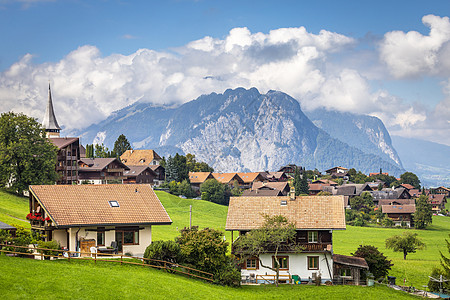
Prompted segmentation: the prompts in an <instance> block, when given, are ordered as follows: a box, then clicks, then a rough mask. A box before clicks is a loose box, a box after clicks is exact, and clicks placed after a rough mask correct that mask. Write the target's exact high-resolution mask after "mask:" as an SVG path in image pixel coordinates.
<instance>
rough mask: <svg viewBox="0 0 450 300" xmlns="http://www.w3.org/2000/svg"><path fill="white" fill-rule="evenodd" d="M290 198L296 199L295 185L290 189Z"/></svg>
mask: <svg viewBox="0 0 450 300" xmlns="http://www.w3.org/2000/svg"><path fill="white" fill-rule="evenodd" d="M289 198H290V200H291V201H294V200H295V187H291V189H290V191H289Z"/></svg>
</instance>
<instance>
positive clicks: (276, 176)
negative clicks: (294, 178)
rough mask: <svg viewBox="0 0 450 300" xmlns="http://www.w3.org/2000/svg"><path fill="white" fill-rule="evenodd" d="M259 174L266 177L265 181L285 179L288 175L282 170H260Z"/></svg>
mask: <svg viewBox="0 0 450 300" xmlns="http://www.w3.org/2000/svg"><path fill="white" fill-rule="evenodd" d="M261 175H263V176H264V177H265V178H266V181H287V180H288V177H287V175H286V173H284V172H262V173H261Z"/></svg>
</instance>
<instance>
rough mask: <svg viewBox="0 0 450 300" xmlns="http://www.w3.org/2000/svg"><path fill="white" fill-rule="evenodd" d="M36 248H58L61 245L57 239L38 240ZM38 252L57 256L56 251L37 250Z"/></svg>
mask: <svg viewBox="0 0 450 300" xmlns="http://www.w3.org/2000/svg"><path fill="white" fill-rule="evenodd" d="M38 248H45V249H55V250H60V249H61V246H60V245H59V243H58V242H57V241H48V242H44V241H39V242H38ZM39 253H43V254H44V255H53V256H57V255H58V254H59V252H58V251H51V250H39Z"/></svg>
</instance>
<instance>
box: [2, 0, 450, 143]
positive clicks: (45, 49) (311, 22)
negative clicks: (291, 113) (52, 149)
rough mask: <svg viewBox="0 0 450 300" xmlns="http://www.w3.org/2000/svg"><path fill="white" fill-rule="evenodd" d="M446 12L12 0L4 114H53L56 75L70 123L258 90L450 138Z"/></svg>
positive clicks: (307, 4)
mask: <svg viewBox="0 0 450 300" xmlns="http://www.w3.org/2000/svg"><path fill="white" fill-rule="evenodd" d="M425 16H430V17H425ZM448 16H450V4H449V3H448V1H201V0H200V1H182V0H179V1H106V0H104V1H83V0H67V1H39V0H21V1H13V0H0V39H1V41H2V43H1V45H2V46H1V47H0V111H8V110H15V111H23V112H25V113H27V114H29V115H32V116H34V117H37V118H42V116H41V115H42V103H45V102H42V101H45V98H46V82H48V81H49V80H50V81H51V82H52V85H53V87H54V88H53V91H54V98H55V102H56V103H55V106H56V108H55V110H56V112H57V114H59V115H60V116H61V117H60V118H59V119H60V121H59V122H60V123H62V124H63V125H64V126H65V127H66V128H67V129H77V128H78V129H79V128H82V127H85V126H88V125H90V124H91V123H94V122H98V121H101V120H102V119H104V118H106V117H107V116H108V115H110V114H111V112H112V111H114V110H117V109H120V108H122V107H124V106H126V105H129V104H130V103H132V102H134V101H137V100H141V101H148V102H154V103H158V104H161V103H182V102H186V101H189V100H191V99H194V98H196V97H198V96H199V95H201V94H202V93H209V92H213V91H215V92H223V91H224V90H225V89H226V88H234V87H237V86H244V87H251V86H256V87H257V88H258V89H259V90H260V91H261V92H265V91H267V90H269V89H279V90H282V91H284V92H287V93H289V94H290V95H292V96H294V97H295V98H296V99H298V100H299V101H300V102H301V104H302V107H303V108H304V109H313V108H315V107H319V106H325V107H329V108H332V109H338V110H342V111H350V112H355V113H365V114H371V115H375V116H377V117H380V118H381V119H382V120H383V121H384V123H385V124H386V126H387V127H388V129H389V130H390V132H391V133H393V134H398V135H402V136H414V137H419V138H424V139H429V140H434V141H438V142H443V143H447V144H449V143H450V142H448V141H444V140H448V136H450V122H449V120H450V111H448V109H447V107H449V106H450V63H449V61H450V58H449V55H448V53H449V52H448V51H450V43H449V40H450V27H449V26H450V25H449V24H450V22H449V21H448V18H447V17H448ZM424 17H425V18H424ZM430 29H431V30H432V31H433V30H434V31H435V32H436V33H435V34H431V33H430ZM396 32H397V33H396ZM414 32H415V33H414ZM205 77H211V78H213V82H210V81H208V82H207V83H205V82H201V81H202V80H204V78H205ZM68 105H71V106H72V107H75V108H76V109H78V111H79V112H78V113H75V114H74V113H73V112H70V110H68V109H67V108H66V107H67V106H68ZM445 137H447V139H445Z"/></svg>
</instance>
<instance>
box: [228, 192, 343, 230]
mask: <svg viewBox="0 0 450 300" xmlns="http://www.w3.org/2000/svg"><path fill="white" fill-rule="evenodd" d="M265 214H267V215H271V216H274V215H283V216H285V217H286V218H287V219H288V220H289V221H291V222H294V224H295V226H296V228H297V229H345V212H344V197H342V196H299V197H296V198H295V200H290V197H288V196H284V197H231V198H230V203H229V206H228V215H227V223H226V226H225V229H226V230H252V229H256V228H259V227H261V226H262V225H263V223H264V215H265Z"/></svg>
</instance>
